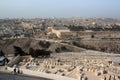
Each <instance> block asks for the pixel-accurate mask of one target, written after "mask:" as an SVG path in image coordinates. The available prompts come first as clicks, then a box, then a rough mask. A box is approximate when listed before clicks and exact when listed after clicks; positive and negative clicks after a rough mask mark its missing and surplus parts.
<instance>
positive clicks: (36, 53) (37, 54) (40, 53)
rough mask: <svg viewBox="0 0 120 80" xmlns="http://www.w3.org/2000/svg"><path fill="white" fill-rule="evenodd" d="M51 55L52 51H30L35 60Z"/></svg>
mask: <svg viewBox="0 0 120 80" xmlns="http://www.w3.org/2000/svg"><path fill="white" fill-rule="evenodd" d="M50 53H51V51H46V50H44V49H42V50H40V49H36V50H34V49H33V48H30V49H29V54H30V55H31V56H32V57H34V58H37V57H50Z"/></svg>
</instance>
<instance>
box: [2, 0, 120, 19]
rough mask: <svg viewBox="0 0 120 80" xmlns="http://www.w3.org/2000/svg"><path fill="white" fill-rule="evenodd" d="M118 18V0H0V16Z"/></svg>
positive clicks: (119, 9) (119, 4)
mask: <svg viewBox="0 0 120 80" xmlns="http://www.w3.org/2000/svg"><path fill="white" fill-rule="evenodd" d="M37 17H83V18H84V17H110V18H120V0H0V18H37Z"/></svg>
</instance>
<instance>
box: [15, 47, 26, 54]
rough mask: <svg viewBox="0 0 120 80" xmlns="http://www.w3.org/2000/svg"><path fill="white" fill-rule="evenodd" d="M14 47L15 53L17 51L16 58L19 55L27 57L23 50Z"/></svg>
mask: <svg viewBox="0 0 120 80" xmlns="http://www.w3.org/2000/svg"><path fill="white" fill-rule="evenodd" d="M13 47H14V51H15V53H14V55H15V56H17V55H20V56H23V55H25V54H24V53H25V52H24V51H23V50H22V48H20V47H18V46H13Z"/></svg>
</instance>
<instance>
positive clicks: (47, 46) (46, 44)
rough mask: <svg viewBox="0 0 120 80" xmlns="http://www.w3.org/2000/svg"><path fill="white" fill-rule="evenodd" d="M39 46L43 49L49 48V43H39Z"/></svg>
mask: <svg viewBox="0 0 120 80" xmlns="http://www.w3.org/2000/svg"><path fill="white" fill-rule="evenodd" d="M39 45H40V46H42V47H43V48H49V47H50V45H51V44H50V43H49V42H43V41H40V42H39Z"/></svg>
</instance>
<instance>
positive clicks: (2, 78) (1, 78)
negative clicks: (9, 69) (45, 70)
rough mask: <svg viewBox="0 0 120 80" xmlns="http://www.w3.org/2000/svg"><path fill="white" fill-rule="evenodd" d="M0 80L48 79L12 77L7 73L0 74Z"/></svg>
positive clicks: (42, 79) (41, 79)
mask: <svg viewBox="0 0 120 80" xmlns="http://www.w3.org/2000/svg"><path fill="white" fill-rule="evenodd" d="M0 80H49V79H44V78H36V77H31V76H23V75H13V74H9V73H3V72H0Z"/></svg>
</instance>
